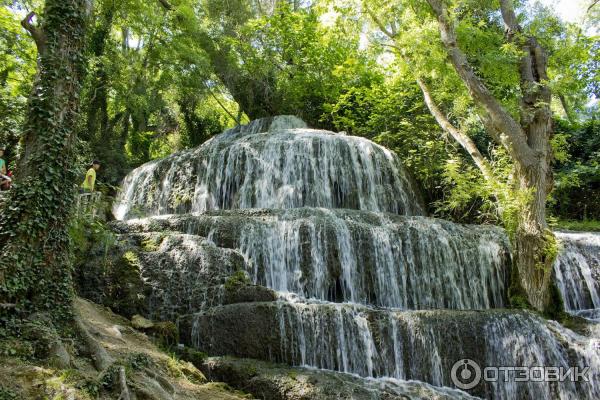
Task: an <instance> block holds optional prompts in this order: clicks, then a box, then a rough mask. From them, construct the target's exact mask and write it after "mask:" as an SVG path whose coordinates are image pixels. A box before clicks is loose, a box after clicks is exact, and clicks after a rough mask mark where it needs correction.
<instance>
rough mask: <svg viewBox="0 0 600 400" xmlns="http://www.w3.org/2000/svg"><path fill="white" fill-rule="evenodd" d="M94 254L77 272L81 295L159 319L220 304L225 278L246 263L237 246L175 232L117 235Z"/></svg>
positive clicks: (264, 298)
mask: <svg viewBox="0 0 600 400" xmlns="http://www.w3.org/2000/svg"><path fill="white" fill-rule="evenodd" d="M95 253H96V255H97V257H96V258H92V259H91V260H90V262H89V263H88V265H87V266H86V268H87V269H83V268H79V269H78V272H77V274H76V282H77V283H78V292H79V293H80V295H81V296H83V297H87V298H90V299H91V300H94V301H96V302H98V303H100V304H104V305H106V306H109V307H111V308H112V309H114V310H115V311H118V312H119V313H121V314H123V315H125V316H127V317H131V316H132V315H134V314H142V315H145V316H147V317H148V318H150V319H153V320H159V321H160V320H163V321H164V320H175V319H176V317H177V316H178V315H180V314H188V313H191V312H195V311H197V310H200V309H202V308H204V307H209V306H213V305H218V304H221V303H222V302H223V301H224V299H223V296H224V293H225V291H224V284H225V282H226V281H227V279H228V278H229V277H230V276H231V275H232V274H234V273H235V272H236V271H241V270H242V269H243V264H244V260H243V257H242V255H241V254H240V253H238V252H236V251H235V250H232V249H225V248H220V247H217V246H215V245H214V243H212V242H208V241H207V240H206V239H205V238H202V237H199V236H195V235H187V234H178V233H173V232H171V233H168V234H167V233H165V232H146V233H133V234H120V235H119V236H118V238H117V243H116V244H115V245H114V246H112V247H110V248H108V249H104V251H101V249H100V250H97V251H95ZM265 290H266V291H268V289H265ZM247 292H249V290H247ZM240 296H243V294H241V295H240ZM245 296H246V297H245V298H246V299H249V298H250V294H249V293H246V294H245ZM273 296H274V295H272V296H271V297H270V298H269V297H266V295H265V294H263V295H262V296H261V297H259V299H260V300H267V299H272V298H273Z"/></svg>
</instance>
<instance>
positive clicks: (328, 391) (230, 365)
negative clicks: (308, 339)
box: [202, 357, 475, 400]
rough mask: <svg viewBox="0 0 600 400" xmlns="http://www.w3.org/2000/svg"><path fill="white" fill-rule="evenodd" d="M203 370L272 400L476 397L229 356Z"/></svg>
mask: <svg viewBox="0 0 600 400" xmlns="http://www.w3.org/2000/svg"><path fill="white" fill-rule="evenodd" d="M202 371H203V373H204V374H205V375H206V376H207V377H208V378H209V379H213V380H218V381H223V382H226V383H228V384H229V385H231V386H233V387H234V388H236V389H243V390H244V391H246V392H249V393H251V394H252V395H254V396H256V397H257V398H264V399H270V400H331V399H339V400H407V399H409V400H421V399H422V400H451V399H457V400H458V399H475V397H472V396H469V395H468V394H466V393H464V392H461V391H458V390H453V389H448V388H437V387H433V386H431V385H428V384H426V383H423V382H403V381H398V380H393V379H389V380H386V381H371V380H367V379H361V378H358V377H356V376H354V375H348V374H341V373H335V372H332V371H316V370H313V369H306V368H290V367H286V366H285V365H281V364H272V363H265V362H260V361H257V360H247V359H246V360H244V359H234V358H230V357H226V358H210V359H208V360H207V361H206V362H204V364H203V365H202Z"/></svg>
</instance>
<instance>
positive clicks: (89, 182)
mask: <svg viewBox="0 0 600 400" xmlns="http://www.w3.org/2000/svg"><path fill="white" fill-rule="evenodd" d="M99 169H100V161H98V160H94V162H93V163H92V166H91V168H90V169H88V171H87V173H86V174H85V179H84V180H83V183H82V184H81V191H82V192H88V193H92V192H93V191H94V186H96V171H98V170H99Z"/></svg>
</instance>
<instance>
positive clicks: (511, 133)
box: [427, 0, 536, 166]
mask: <svg viewBox="0 0 600 400" xmlns="http://www.w3.org/2000/svg"><path fill="white" fill-rule="evenodd" d="M427 2H428V3H429V5H430V6H431V8H432V9H433V12H434V14H435V15H436V17H437V20H438V27H439V31H440V34H441V39H442V44H443V45H444V47H445V48H446V52H447V53H448V56H449V57H450V61H451V62H452V65H453V66H454V69H455V70H456V72H457V73H458V75H459V76H460V78H461V80H462V81H463V83H464V84H465V85H466V87H467V89H468V91H469V94H470V95H471V97H472V98H473V100H475V101H476V102H477V103H478V105H480V106H482V107H483V108H484V109H485V111H486V112H487V114H488V115H489V118H490V121H491V123H492V124H493V125H494V126H495V127H496V129H497V130H498V131H500V132H502V133H503V134H504V135H506V137H507V144H508V151H509V152H510V153H511V154H512V155H513V156H514V158H515V159H516V160H517V161H519V163H521V164H523V165H524V166H531V165H533V164H534V163H535V160H536V152H534V151H533V150H532V149H531V147H530V146H529V145H528V143H527V136H526V135H525V132H524V131H523V129H522V128H521V126H520V125H519V124H518V123H517V121H515V119H514V118H513V117H512V116H511V115H510V114H509V113H508V112H507V111H506V110H505V109H504V107H502V105H501V104H500V103H499V102H498V100H497V99H496V98H495V97H494V96H493V95H492V94H491V92H490V91H489V89H488V88H487V87H486V86H485V84H484V82H483V81H482V80H481V79H480V78H479V77H478V76H477V75H476V74H475V71H474V70H473V68H472V67H471V65H470V64H469V61H468V60H467V56H466V55H465V54H464V53H463V52H462V51H461V50H460V49H459V48H458V44H457V39H456V32H455V30H454V25H453V22H452V21H451V20H450V16H449V15H448V10H447V8H446V6H445V5H444V3H443V0H427Z"/></svg>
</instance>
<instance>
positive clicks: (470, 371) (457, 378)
mask: <svg viewBox="0 0 600 400" xmlns="http://www.w3.org/2000/svg"><path fill="white" fill-rule="evenodd" d="M450 378H451V379H452V383H454V385H455V386H456V387H457V388H459V389H463V390H469V389H473V388H474V387H475V386H477V384H479V382H480V381H481V368H480V367H479V365H478V364H477V363H476V362H475V361H473V360H469V359H468V358H464V359H462V360H458V361H457V362H455V363H454V365H453V366H452V370H451V371H450Z"/></svg>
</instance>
